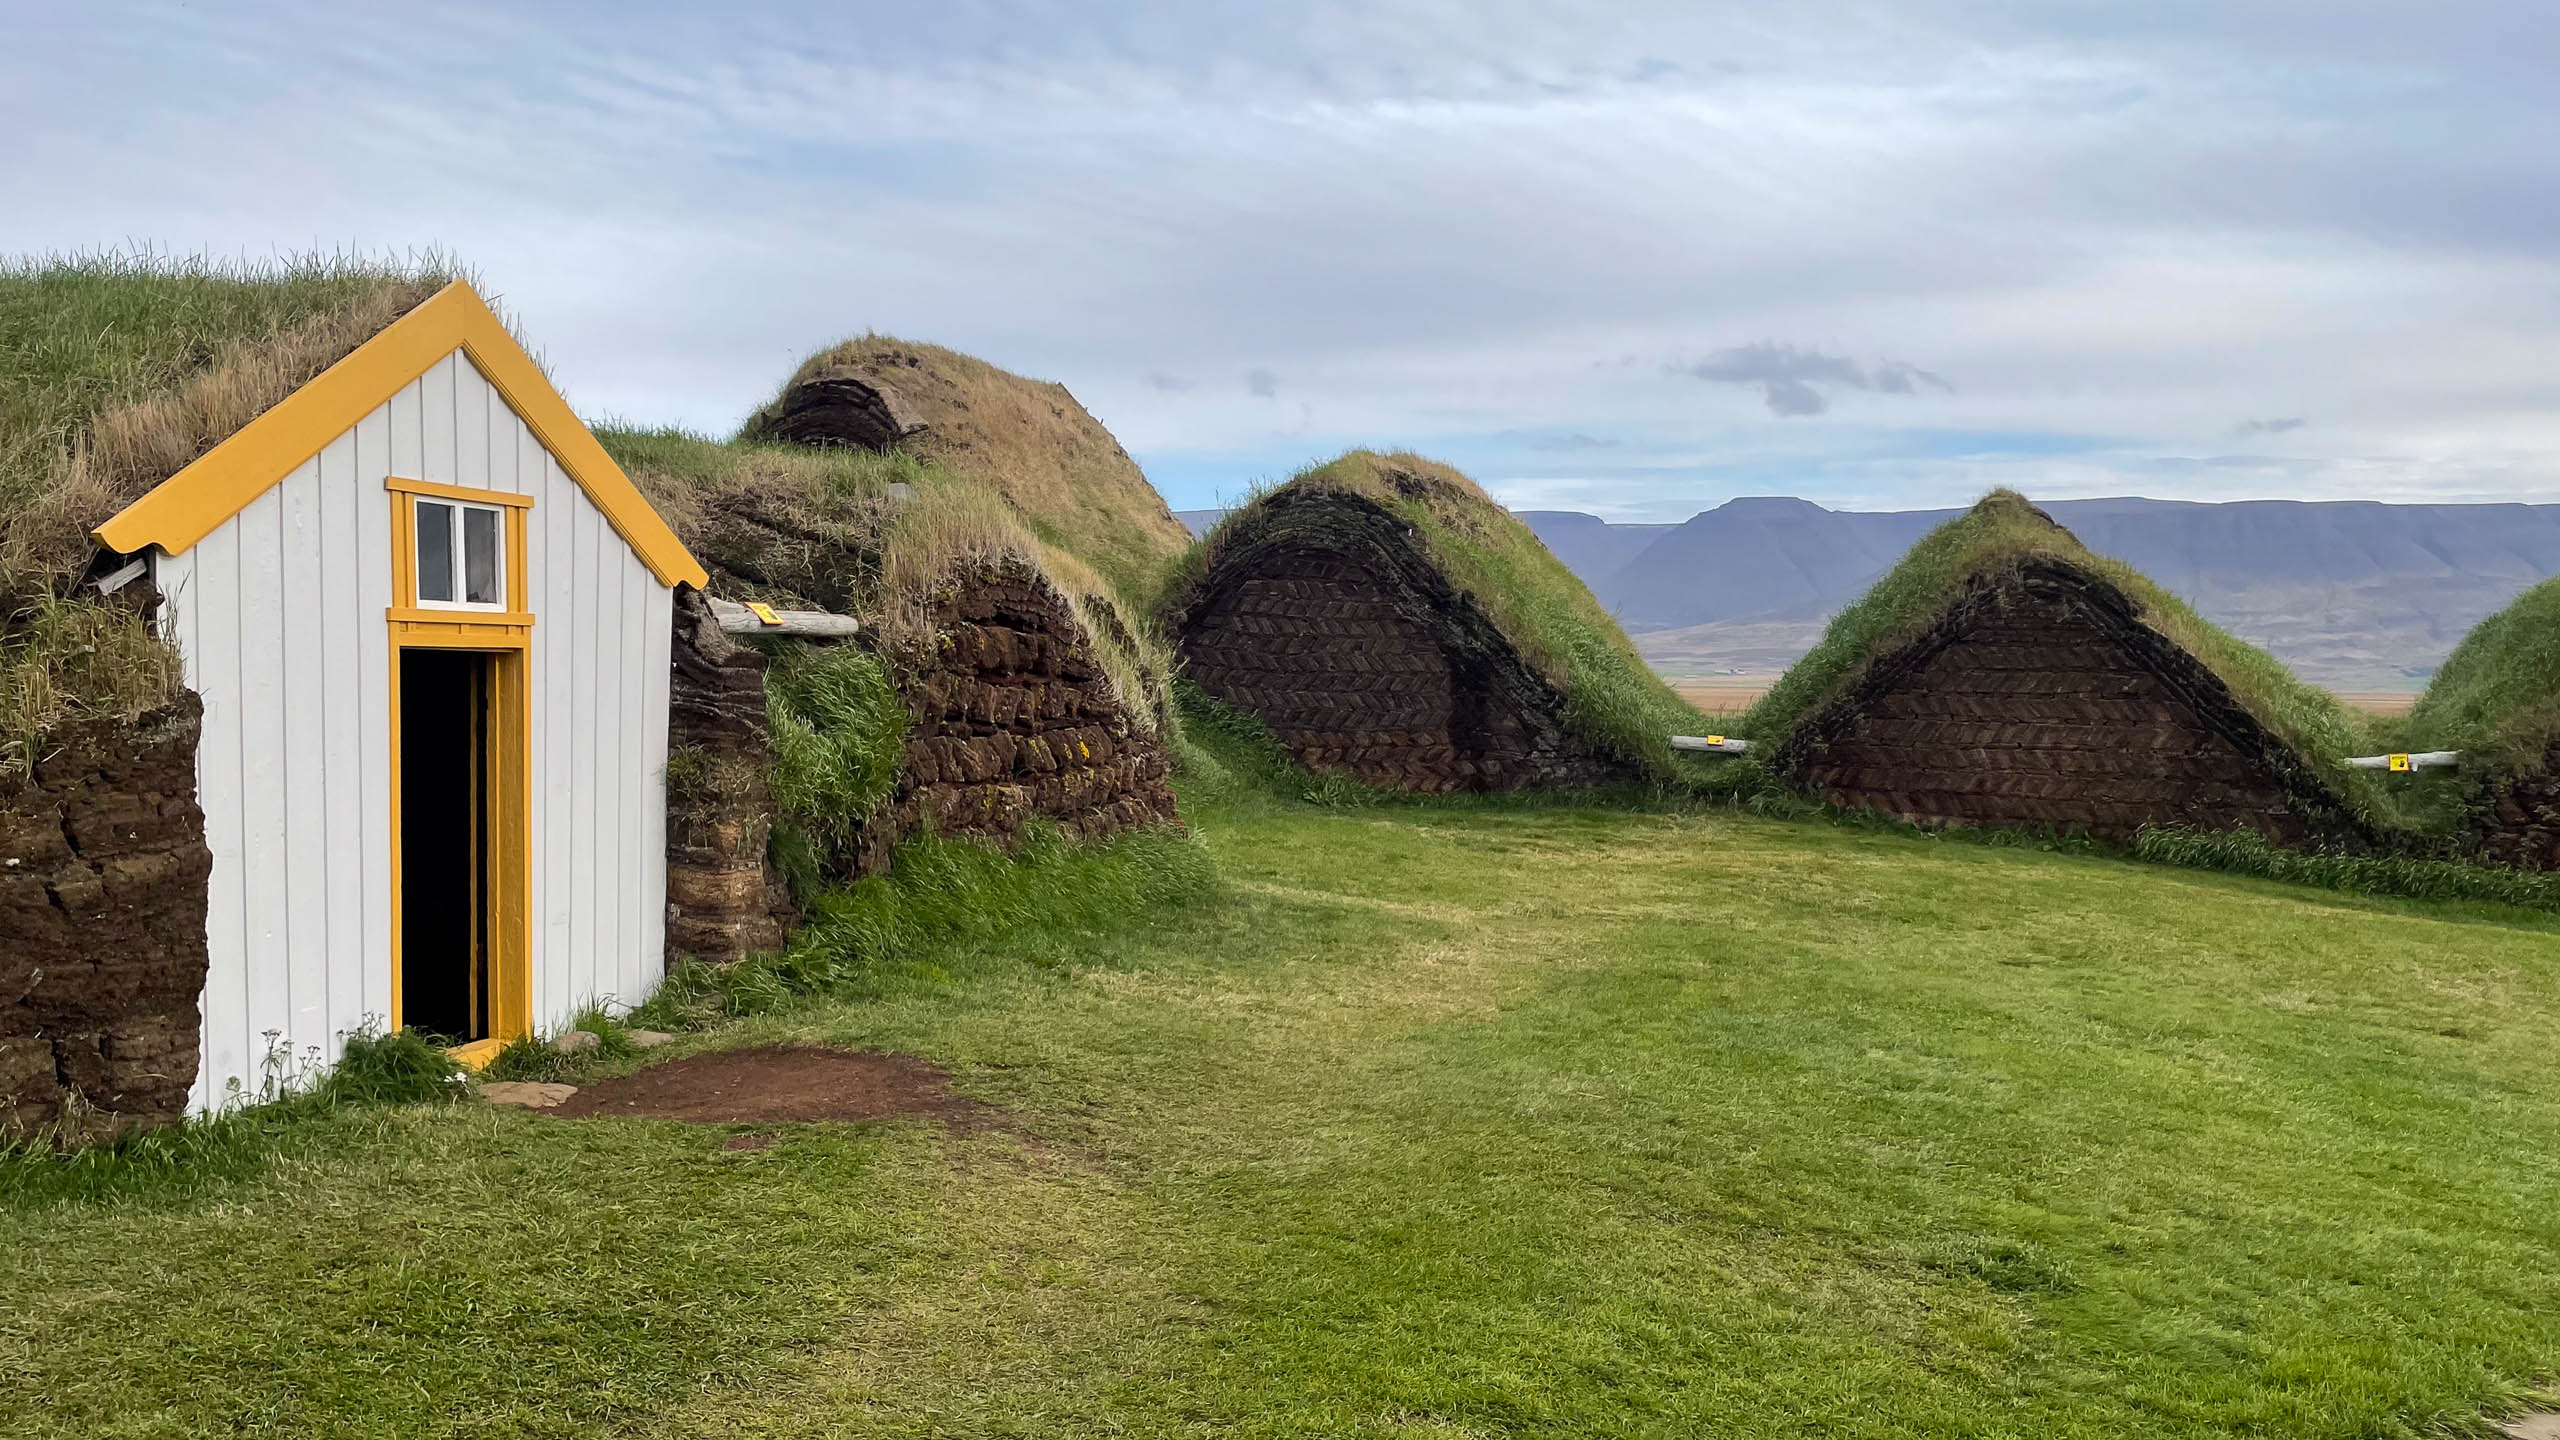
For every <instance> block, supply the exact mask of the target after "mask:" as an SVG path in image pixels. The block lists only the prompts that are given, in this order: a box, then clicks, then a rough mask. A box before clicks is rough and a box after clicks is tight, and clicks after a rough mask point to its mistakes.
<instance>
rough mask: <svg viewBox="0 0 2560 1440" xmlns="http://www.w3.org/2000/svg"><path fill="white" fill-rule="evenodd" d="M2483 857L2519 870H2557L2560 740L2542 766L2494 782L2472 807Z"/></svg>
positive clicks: (2559, 862)
mask: <svg viewBox="0 0 2560 1440" xmlns="http://www.w3.org/2000/svg"><path fill="white" fill-rule="evenodd" d="M2471 830H2472V835H2473V837H2474V838H2475V839H2476V840H2477V841H2478V843H2479V846H2480V850H2481V854H2482V858H2484V859H2487V860H2488V861H2490V862H2491V863H2493V864H2498V865H2512V866H2514V867H2516V868H2517V869H2519V870H2560V742H2554V743H2553V744H2552V745H2551V747H2550V748H2549V749H2548V750H2546V751H2545V752H2544V753H2543V757H2542V768H2541V769H2539V770H2536V771H2532V772H2529V773H2527V774H2523V775H2519V776H2516V777H2515V778H2514V779H2512V780H2509V781H2507V782H2506V783H2504V784H2502V785H2499V786H2497V787H2496V788H2495V789H2492V790H2490V791H2488V792H2487V793H2485V794H2483V795H2481V796H2480V797H2479V798H2478V799H2477V800H2475V801H2474V802H2473V803H2472V806H2471Z"/></svg>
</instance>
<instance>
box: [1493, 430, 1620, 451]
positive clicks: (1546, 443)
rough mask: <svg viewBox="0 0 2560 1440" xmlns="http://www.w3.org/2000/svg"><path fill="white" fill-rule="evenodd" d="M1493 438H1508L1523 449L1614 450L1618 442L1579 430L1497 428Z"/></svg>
mask: <svg viewBox="0 0 2560 1440" xmlns="http://www.w3.org/2000/svg"><path fill="white" fill-rule="evenodd" d="M1493 438H1494V439H1496V440H1508V441H1510V442H1511V443H1512V444H1514V445H1517V446H1519V447H1521V448H1522V449H1524V450H1549V451H1575V450H1614V449H1616V448H1618V444H1619V442H1618V441H1615V440H1610V439H1604V438H1602V437H1601V436H1598V435H1586V434H1584V433H1582V432H1581V431H1579V430H1575V431H1571V432H1568V433H1566V434H1561V435H1559V434H1557V433H1555V432H1554V431H1551V430H1498V431H1496V432H1494V436H1493Z"/></svg>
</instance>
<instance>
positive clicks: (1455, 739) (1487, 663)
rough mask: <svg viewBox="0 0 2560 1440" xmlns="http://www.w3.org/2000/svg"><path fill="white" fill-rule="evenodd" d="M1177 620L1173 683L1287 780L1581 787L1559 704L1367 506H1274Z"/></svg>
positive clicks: (1606, 774)
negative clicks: (1285, 766)
mask: <svg viewBox="0 0 2560 1440" xmlns="http://www.w3.org/2000/svg"><path fill="white" fill-rule="evenodd" d="M1244 523H1247V524H1251V525H1253V526H1254V527H1255V528H1254V529H1253V530H1252V531H1251V532H1249V533H1243V534H1234V535H1229V536H1225V537H1222V540H1221V543H1220V546H1219V549H1218V551H1217V553H1216V554H1215V555H1213V556H1212V557H1211V560H1210V569H1209V572H1208V574H1207V575H1205V576H1204V577H1203V578H1202V580H1201V581H1200V584H1199V585H1198V587H1197V588H1196V590H1195V591H1194V592H1193V599H1192V600H1191V602H1190V603H1189V604H1187V605H1186V606H1185V607H1184V608H1183V610H1182V612H1181V613H1180V614H1179V615H1177V616H1176V618H1175V622H1174V623H1175V626H1176V628H1177V630H1178V632H1179V638H1178V642H1177V643H1178V648H1179V651H1180V655H1181V659H1182V667H1183V673H1184V674H1185V675H1186V676H1188V677H1189V678H1190V680H1191V682H1192V683H1193V684H1195V685H1198V686H1199V687H1200V688H1201V689H1202V690H1203V691H1205V692H1206V693H1208V694H1209V695H1210V696H1212V697H1213V698H1215V699H1217V700H1219V701H1220V702H1222V703H1224V704H1227V705H1231V706H1233V707H1235V708H1236V709H1238V710H1241V711H1244V712H1245V713H1247V714H1250V715H1253V716H1255V717H1257V718H1258V719H1260V720H1261V721H1262V722H1263V723H1264V724H1265V725H1268V726H1269V727H1271V730H1272V733H1273V734H1274V735H1276V736H1277V737H1278V738H1279V740H1280V743H1281V744H1282V745H1284V746H1286V747H1288V750H1289V753H1290V755H1291V757H1292V758H1294V759H1295V760H1296V761H1297V762H1298V763H1299V764H1301V765H1304V766H1306V767H1307V768H1308V769H1310V770H1316V771H1323V772H1330V773H1336V774H1345V775H1349V776H1351V777H1353V778H1355V779H1358V780H1360V781H1362V782H1363V783H1365V784H1369V785H1375V786H1378V787H1380V788H1382V789H1389V790H1398V791H1404V792H1407V793H1425V792H1436V791H1447V790H1508V789H1513V788H1517V787H1520V786H1524V785H1594V784H1602V783H1606V782H1608V781H1611V780H1619V779H1625V778H1629V776H1630V775H1631V774H1632V773H1633V772H1632V771H1631V769H1629V768H1628V767H1625V766H1622V765H1620V764H1617V763H1614V762H1612V761H1610V760H1607V759H1605V758H1603V757H1601V756H1598V755H1596V754H1594V753H1592V752H1590V751H1589V750H1588V749H1587V748H1586V747H1583V746H1581V745H1579V744H1578V743H1577V742H1576V741H1575V740H1574V739H1573V738H1572V736H1571V735H1570V734H1569V733H1568V732H1567V731H1566V729H1565V726H1564V703H1565V697H1564V695H1563V693H1562V692H1561V691H1559V690H1557V689H1556V687H1555V686H1554V685H1553V684H1551V683H1549V682H1548V681H1547V679H1546V678H1545V677H1544V676H1542V675H1540V674H1538V673H1537V672H1536V671H1534V670H1533V669H1531V668H1530V666H1529V665H1528V664H1527V663H1526V662H1525V661H1524V660H1523V659H1522V658H1521V656H1520V654H1519V652H1518V651H1517V650H1516V649H1515V648H1514V647H1513V646H1512V645H1511V643H1510V641H1509V640H1508V639H1506V638H1505V637H1504V636H1503V635H1502V633H1501V632H1500V631H1499V630H1498V629H1496V628H1495V626H1494V624H1493V622H1492V621H1491V619H1490V618H1489V617H1487V616H1486V615H1485V614H1484V613H1483V611H1482V609H1481V608H1480V607H1479V606H1477V605H1476V603H1475V602H1474V601H1473V600H1472V599H1471V598H1470V597H1468V596H1466V595H1464V594H1462V593H1460V592H1458V591H1457V590H1456V589H1455V588H1454V587H1452V586H1451V585H1450V584H1449V582H1448V580H1447V578H1446V577H1445V576H1443V575H1442V574H1441V573H1440V571H1439V568H1438V567H1437V566H1436V565H1434V564H1433V563H1432V562H1431V561H1430V560H1429V559H1427V558H1426V557H1425V556H1423V555H1422V554H1420V553H1419V552H1418V551H1417V550H1415V548H1414V546H1413V543H1412V541H1411V540H1410V539H1408V538H1407V537H1406V536H1405V534H1404V529H1405V527H1404V525H1403V524H1402V522H1400V521H1398V520H1397V519H1395V517H1394V516H1392V515H1390V514H1388V513H1387V512H1386V511H1385V510H1384V509H1382V508H1381V507H1379V506H1377V505H1376V504H1375V503H1374V502H1371V501H1369V500H1367V499H1365V498H1362V497H1359V496H1352V495H1342V494H1337V493H1319V494H1313V495H1305V496H1300V495H1291V494H1282V495H1275V496H1273V497H1272V498H1271V499H1269V500H1267V501H1265V502H1264V505H1263V507H1262V512H1261V514H1260V515H1259V516H1257V517H1255V518H1254V519H1252V520H1249V521H1247V522H1244Z"/></svg>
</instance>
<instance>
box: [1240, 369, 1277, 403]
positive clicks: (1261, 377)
mask: <svg viewBox="0 0 2560 1440" xmlns="http://www.w3.org/2000/svg"><path fill="white" fill-rule="evenodd" d="M1244 388H1245V389H1246V391H1247V392H1249V393H1251V394H1255V395H1259V396H1261V397H1262V398H1263V399H1265V400H1270V399H1273V398H1275V397H1277V396H1278V395H1279V393H1280V377H1279V376H1277V375H1274V374H1272V373H1271V372H1270V371H1268V370H1248V371H1246V372H1245V377H1244Z"/></svg>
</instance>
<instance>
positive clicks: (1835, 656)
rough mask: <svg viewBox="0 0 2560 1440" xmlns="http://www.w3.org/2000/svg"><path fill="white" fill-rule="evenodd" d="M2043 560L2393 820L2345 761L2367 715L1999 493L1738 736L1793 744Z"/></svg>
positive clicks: (1891, 577) (1950, 529) (1899, 568)
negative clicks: (1827, 712) (1838, 703)
mask: <svg viewBox="0 0 2560 1440" xmlns="http://www.w3.org/2000/svg"><path fill="white" fill-rule="evenodd" d="M2039 560H2042V561H2050V562H2058V563H2060V564H2063V565H2067V566H2070V567H2073V568H2076V569H2078V570H2080V571H2082V572H2084V573H2086V574H2089V575H2091V576H2094V577H2096V578H2098V579H2100V580H2103V581H2104V582H2106V583H2107V584H2109V585H2112V586H2113V587H2115V588H2116V589H2117V590H2118V591H2120V592H2122V593H2123V595H2124V596H2125V597H2126V598H2127V599H2128V600H2129V601H2131V602H2132V604H2133V606H2134V608H2135V612H2136V618H2137V619H2139V620H2140V621H2141V623H2142V624H2143V625H2145V626H2147V627H2149V628H2150V629H2151V630H2153V631H2155V632H2157V633H2158V634H2159V635H2160V636H2161V637H2162V638H2164V639H2166V640H2168V641H2169V642H2170V643H2172V644H2174V645H2176V646H2177V647H2178V648H2179V649H2181V650H2184V651H2185V652H2186V653H2187V654H2189V655H2190V656H2193V657H2194V658H2195V659H2196V660H2197V661H2198V662H2200V663H2201V664H2202V665H2204V667H2205V668H2206V669H2208V670H2210V671H2211V672H2212V673H2213V675H2214V676H2215V677H2216V678H2218V679H2219V680H2220V681H2221V682H2222V683H2223V685H2224V686H2225V687H2226V688H2227V689H2228V690H2229V692H2230V695H2231V698H2232V700H2233V702H2234V703H2236V704H2237V705H2239V706H2240V707H2241V708H2242V709H2243V710H2245V711H2246V712H2247V713H2248V714H2249V716H2250V717H2251V718H2252V719H2254V720H2255V721H2256V722H2257V723H2258V724H2259V725H2260V726H2261V727H2263V728H2264V729H2265V730H2266V731H2268V732H2269V734H2271V735H2272V736H2274V737H2275V738H2276V739H2277V740H2278V741H2280V742H2282V743H2283V744H2285V745H2288V746H2290V747H2291V748H2292V749H2293V750H2294V751H2295V752H2296V753H2297V754H2298V755H2300V756H2301V757H2302V758H2303V760H2304V761H2305V762H2306V764H2307V765H2308V766H2309V767H2310V768H2311V769H2312V770H2313V771H2315V772H2316V773H2318V775H2319V776H2320V777H2321V779H2322V781H2323V782H2324V783H2325V784H2327V785H2329V786H2330V787H2331V788H2332V789H2334V790H2335V791H2337V792H2338V793H2339V796H2340V798H2341V799H2342V800H2344V801H2345V802H2346V803H2347V804H2348V805H2349V807H2350V808H2352V809H2353V810H2355V811H2356V812H2357V813H2359V814H2360V815H2362V816H2363V817H2364V818H2365V819H2366V820H2368V821H2370V822H2373V823H2376V824H2382V823H2387V822H2388V819H2389V816H2390V814H2391V812H2392V805H2391V803H2390V801H2389V797H2388V796H2386V795H2385V794H2384V793H2383V792H2382V790H2381V787H2380V785H2379V784H2378V783H2377V782H2376V781H2375V780H2374V779H2373V778H2371V776H2370V775H2369V774H2368V773H2367V772H2361V771H2354V770H2347V769H2344V768H2342V767H2341V766H2340V765H2339V764H2338V762H2339V761H2340V760H2342V759H2343V758H2344V757H2346V756H2348V755H2353V754H2358V753H2362V752H2363V751H2364V750H2365V749H2367V748H2368V747H2369V746H2370V744H2371V743H2372V738H2373V737H2372V734H2371V732H2370V729H2369V727H2368V722H2367V721H2366V720H2365V719H2364V718H2363V717H2361V716H2359V715H2358V714H2357V713H2356V712H2354V711H2352V710H2350V709H2348V707H2347V706H2345V705H2344V704H2342V703H2340V702H2339V700H2338V699H2337V697H2335V696H2333V695H2331V694H2329V693H2328V692H2327V691H2324V690H2320V689H2317V688H2315V687H2313V686H2310V685H2307V684H2304V683H2303V682H2302V681H2300V680H2298V679H2296V678H2295V677H2294V675H2293V673H2292V672H2291V671H2289V670H2287V669H2286V668H2285V667H2284V665H2283V664H2282V662H2280V661H2278V660H2277V659H2276V658H2275V657H2274V656H2272V655H2269V654H2267V653H2266V652H2265V651H2263V650H2260V649H2258V648H2257V647H2256V646H2253V645H2250V644H2248V643H2246V642H2244V641H2241V640H2238V639H2235V638H2234V637H2232V636H2231V635H2229V634H2227V633H2225V632H2224V631H2222V630H2221V629H2219V628H2218V627H2216V626H2214V625H2213V624H2212V623H2211V622H2209V621H2207V620H2205V619H2204V618H2203V617H2202V616H2200V615H2198V614H2196V612H2195V611H2194V609H2192V608H2191V607H2189V606H2188V605H2187V603H2186V602H2185V601H2182V600H2180V599H2178V598H2177V597H2176V596H2174V595H2171V594H2170V593H2169V592H2168V591H2166V590H2163V589H2161V588H2160V587H2159V586H2158V585H2156V584H2154V583H2153V582H2152V581H2151V580H2150V579H2148V578H2147V577H2145V576H2144V575H2143V574H2142V573H2141V572H2140V571H2137V570H2135V569H2134V568H2133V567H2132V566H2130V565H2126V564H2124V563H2123V562H2122V561H2118V560H2111V559H2108V558H2107V557H2105V556H2102V555H2098V554H2095V553H2093V552H2091V551H2090V550H2089V549H2088V548H2087V547H2086V546H2084V545H2082V544H2081V543H2080V541H2079V538H2078V537H2077V536H2075V535H2073V534H2072V533H2071V532H2070V531H2069V530H2067V529H2065V528H2064V527H2063V526H2061V525H2059V524H2057V523H2055V521H2054V520H2053V518H2052V517H2050V516H2048V515H2046V514H2045V513H2044V512H2043V511H2042V510H2039V509H2037V508H2036V507H2035V506H2034V505H2032V504H2030V503H2028V501H2027V500H2026V499H2025V497H2023V496H2021V495H2018V494H2017V493H2016V492H2014V491H2010V490H1994V491H1992V492H1991V493H1990V494H1989V495H1986V496H1984V497H1983V499H1982V500H1981V501H1980V502H1979V503H1978V504H1976V505H1975V506H1974V507H1973V508H1972V509H1971V510H1969V511H1967V512H1966V513H1965V514H1963V515H1961V516H1959V517H1957V518H1956V519H1954V520H1950V521H1948V522H1947V523H1946V524H1944V525H1941V526H1939V527H1938V528H1937V529H1935V530H1933V531H1931V532H1929V534H1927V535H1926V536H1924V537H1922V538H1921V540H1920V542H1919V543H1918V544H1916V545H1914V546H1912V547H1911V551H1910V553H1909V554H1907V555H1905V556H1904V557H1903V558H1902V561H1901V563H1900V564H1898V565H1896V566H1894V568H1893V569H1892V570H1890V571H1888V572H1887V573H1886V574H1885V576H1884V578H1883V579H1881V580H1879V581H1877V582H1876V584H1875V586H1874V587H1873V588H1872V589H1870V590H1868V592H1867V593H1866V594H1865V595H1864V596H1862V597H1861V598H1860V599H1859V600H1858V601H1857V602H1856V603H1854V604H1852V605H1850V606H1849V607H1848V608H1847V609H1845V610H1843V611H1841V612H1840V613H1839V614H1838V615H1837V616H1835V617H1834V618H1833V619H1832V621H1831V624H1830V626H1829V628H1828V629H1826V630H1825V631H1824V632H1823V637H1822V640H1821V642H1820V643H1819V644H1817V645H1816V646H1815V647H1814V648H1813V649H1812V650H1811V651H1810V652H1808V653H1807V654H1806V655H1805V657H1804V658H1803V659H1802V660H1799V661H1797V662H1796V664H1795V666H1794V667H1793V668H1792V669H1790V670H1788V671H1787V673H1786V675H1785V676H1784V677H1782V678H1781V679H1780V680H1779V682H1778V683H1777V684H1776V685H1775V686H1773V687H1771V689H1770V691H1769V693H1768V694H1767V695H1765V696H1763V697H1761V699H1760V701H1759V703H1758V704H1756V705H1754V706H1752V707H1751V709H1750V711H1749V712H1747V713H1746V714H1745V715H1744V716H1743V718H1742V719H1741V720H1740V721H1739V722H1737V724H1736V727H1735V728H1736V729H1737V730H1739V731H1740V732H1741V733H1742V734H1744V735H1747V736H1750V737H1751V738H1752V739H1754V740H1755V741H1762V742H1775V741H1778V740H1780V739H1782V738H1783V737H1785V736H1786V735H1787V734H1788V733H1790V732H1791V731H1793V730H1794V729H1795V727H1797V726H1798V725H1800V724H1802V723H1803V722H1805V721H1806V720H1808V719H1810V718H1812V717H1813V716H1815V715H1817V714H1819V713H1821V712H1822V711H1823V709H1824V708H1825V707H1827V706H1828V705H1830V704H1831V703H1832V702H1833V701H1834V700H1836V699H1838V698H1840V697H1841V696H1842V695H1844V694H1846V693H1848V692H1849V691H1850V690H1851V689H1852V688H1853V687H1855V686H1856V685H1857V683H1858V682H1859V680H1860V678H1861V677H1862V676H1863V675H1864V674H1865V672H1866V669H1867V667H1868V666H1869V665H1870V664H1871V663H1873V662H1874V661H1876V660H1879V659H1882V658H1884V657H1886V656H1889V655H1892V654H1894V653H1896V652H1897V651H1899V650H1901V649H1902V648H1903V647H1905V646H1907V645H1909V644H1911V643H1913V642H1914V641H1916V640H1918V639H1919V638H1920V637H1921V636H1922V634H1923V633H1924V632H1926V631H1927V630H1928V629H1929V628H1930V627H1931V626H1932V625H1933V624H1935V623H1936V622H1937V621H1938V619H1939V618H1940V617H1941V616H1943V615H1944V614H1945V613H1946V612H1947V611H1948V610H1949V609H1950V608H1951V607H1952V606H1954V605H1955V604H1956V603H1957V601H1958V600H1959V599H1960V598H1961V597H1962V596H1963V595H1964V594H1965V593H1966V591H1967V589H1968V588H1969V587H1971V586H1973V585H1975V584H1978V583H1982V582H1985V581H1989V580H1995V579H1997V578H1999V577H2001V576H2002V575H2003V574H2004V573H2014V572H2016V571H2017V570H2018V569H2019V568H2020V567H2022V566H2024V565H2026V564H2029V563H2031V562H2034V561H2039Z"/></svg>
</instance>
